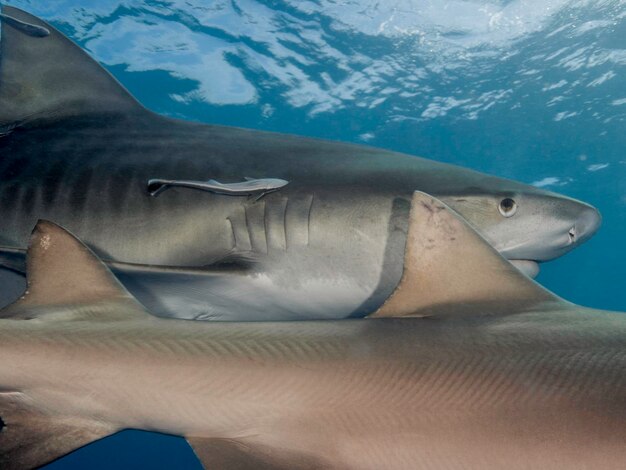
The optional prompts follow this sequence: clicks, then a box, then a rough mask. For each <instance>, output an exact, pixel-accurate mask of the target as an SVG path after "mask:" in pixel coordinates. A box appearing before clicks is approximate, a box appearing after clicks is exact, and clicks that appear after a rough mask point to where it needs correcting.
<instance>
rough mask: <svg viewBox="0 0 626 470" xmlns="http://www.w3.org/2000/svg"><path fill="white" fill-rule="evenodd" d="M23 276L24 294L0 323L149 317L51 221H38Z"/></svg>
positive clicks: (102, 266)
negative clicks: (3, 321) (28, 320)
mask: <svg viewBox="0 0 626 470" xmlns="http://www.w3.org/2000/svg"><path fill="white" fill-rule="evenodd" d="M26 272H27V277H26V281H27V289H26V292H24V295H23V296H22V297H21V298H20V299H19V300H18V301H17V302H15V303H13V304H11V305H9V306H8V307H7V308H5V309H3V310H1V311H0V318H22V319H31V318H43V317H44V316H45V317H47V318H62V319H77V320H79V319H89V318H92V317H97V319H98V320H114V319H124V318H126V319H127V318H132V317H133V316H134V317H136V318H142V317H146V318H149V315H148V314H147V312H146V310H145V309H144V308H143V306H141V304H139V302H137V301H136V300H135V298H134V297H133V296H132V295H131V294H130V293H129V292H128V291H127V290H126V289H125V288H124V287H123V286H122V284H121V283H120V282H119V281H118V280H117V279H116V278H115V276H114V275H113V274H112V273H111V271H110V270H109V269H108V268H107V267H106V265H105V264H104V263H103V262H102V261H101V260H100V259H98V257H97V256H96V255H95V254H94V253H93V252H92V251H91V250H90V249H89V248H88V247H87V246H85V245H84V244H83V243H82V242H81V241H80V240H78V239H77V238H76V237H74V236H73V235H72V234H70V233H69V232H68V231H66V230H65V229H63V228H61V227H59V226H58V225H56V224H54V223H52V222H48V221H39V222H38V223H37V225H36V227H35V229H34V230H33V233H32V235H31V239H30V243H29V247H28V252H27V255H26Z"/></svg>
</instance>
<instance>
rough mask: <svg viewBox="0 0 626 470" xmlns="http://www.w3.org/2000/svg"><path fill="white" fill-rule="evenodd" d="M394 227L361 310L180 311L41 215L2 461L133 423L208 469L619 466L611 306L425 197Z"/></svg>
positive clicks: (620, 396) (8, 463)
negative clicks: (143, 291) (569, 286)
mask: <svg viewBox="0 0 626 470" xmlns="http://www.w3.org/2000/svg"><path fill="white" fill-rule="evenodd" d="M407 238H408V244H407V250H406V251H405V263H404V267H403V276H402V280H401V282H400V283H399V285H398V287H397V289H396V290H395V291H394V293H393V294H392V295H391V296H390V298H389V299H388V301H387V302H385V304H384V305H383V306H382V307H381V308H380V309H379V310H378V311H377V312H376V313H374V314H373V315H372V316H371V318H364V319H352V320H350V319H347V320H324V321H302V322H299V321H298V322H190V321H184V320H177V319H162V318H157V317H154V316H152V315H149V314H148V313H147V311H146V310H145V309H144V307H143V306H141V305H140V304H139V303H138V302H137V301H136V300H135V299H134V298H133V297H132V296H131V295H130V294H129V293H128V291H126V290H125V289H124V288H123V286H122V285H121V284H120V283H119V282H118V281H117V279H116V278H115V277H114V276H113V275H112V274H111V272H110V270H109V269H108V268H107V267H106V266H105V265H104V264H103V263H102V262H101V261H100V260H98V258H97V257H96V256H95V254H94V253H93V251H91V250H90V249H88V248H87V247H86V246H85V245H83V244H82V243H81V242H80V241H78V239H76V238H75V237H74V236H72V235H71V234H69V233H68V232H66V231H65V230H63V229H62V228H60V227H59V226H57V225H54V224H52V223H50V222H40V223H39V224H38V225H37V227H36V229H35V230H34V232H33V235H32V237H31V241H30V248H29V253H28V262H27V264H28V289H27V291H26V292H25V294H24V295H23V296H22V298H21V299H20V300H19V301H18V302H16V303H15V304H13V305H12V306H9V307H8V308H6V309H4V310H3V311H1V312H0V358H2V360H1V361H0V419H1V423H2V430H1V431H0V467H1V468H2V469H4V470H15V469H20V470H21V469H29V468H34V467H37V466H39V465H42V464H45V463H46V462H49V461H51V460H54V459H57V458H60V457H62V456H63V455H65V454H66V453H68V452H71V451H72V450H74V449H76V448H78V447H80V446H83V445H85V444H87V443H89V442H92V441H94V440H96V439H100V438H103V437H106V436H108V435H111V434H113V433H115V432H117V431H119V430H121V429H126V428H135V429H144V430H149V431H158V432H162V433H169V434H175V435H181V436H185V437H186V438H187V441H188V442H189V444H190V445H191V447H192V448H193V450H194V451H195V453H196V455H197V456H198V458H199V459H200V460H201V462H202V464H203V465H204V467H205V468H206V469H221V468H224V469H234V468H236V469H285V470H286V469H320V468H323V469H342V470H344V469H364V470H369V469H371V470H374V469H376V470H377V469H381V468H385V469H411V470H414V469H428V470H430V469H480V470H484V469H502V468H507V469H514V470H517V469H537V468H541V469H563V468H567V469H599V468H601V469H609V470H612V469H621V468H623V466H624V462H625V461H626V426H624V423H625V422H626V316H625V315H624V314H621V313H615V312H606V311H597V310H591V309H587V308H583V307H579V306H576V305H573V304H570V303H568V302H565V301H563V300H561V299H559V298H558V297H556V296H555V295H553V294H552V293H550V292H549V291H547V290H545V289H544V288H542V287H540V286H539V285H538V284H536V283H535V282H534V281H532V280H530V279H528V278H527V277H526V276H524V275H523V274H521V273H520V272H519V271H517V270H516V269H515V268H514V267H513V266H512V265H511V264H510V263H509V262H508V261H506V260H505V259H504V258H503V257H501V256H500V255H499V254H498V253H497V252H496V251H495V250H494V249H493V247H491V246H490V245H489V244H488V243H487V242H486V241H485V240H484V239H483V238H482V237H481V236H480V235H478V234H477V233H476V231H475V230H474V229H473V228H471V227H470V226H469V225H468V224H467V222H466V221H464V220H463V219H462V218H460V217H459V216H458V215H457V214H456V213H455V212H453V211H452V210H451V209H450V208H448V207H447V206H446V205H444V204H443V203H442V202H441V201H438V200H436V199H434V198H432V197H431V196H429V195H427V194H423V193H415V195H414V196H413V198H412V203H411V211H410V221H409V229H408V236H407ZM459 253H461V254H462V255H463V256H460V257H458V256H456V257H455V256H454V255H455V254H457V255H458V254H459ZM447 257H448V258H447ZM450 259H452V260H453V261H454V262H453V263H450V262H449V261H450Z"/></svg>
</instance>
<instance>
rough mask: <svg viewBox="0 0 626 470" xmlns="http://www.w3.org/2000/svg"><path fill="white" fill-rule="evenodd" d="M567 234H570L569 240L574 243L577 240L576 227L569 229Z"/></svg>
mask: <svg viewBox="0 0 626 470" xmlns="http://www.w3.org/2000/svg"><path fill="white" fill-rule="evenodd" d="M567 234H568V235H569V242H570V243H574V242H575V241H576V227H572V228H571V229H569V232H567Z"/></svg>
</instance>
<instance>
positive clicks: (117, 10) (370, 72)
mask: <svg viewBox="0 0 626 470" xmlns="http://www.w3.org/2000/svg"><path fill="white" fill-rule="evenodd" d="M5 3H7V4H9V5H13V6H17V7H19V8H22V9H25V10H27V11H29V12H31V13H33V14H36V15H38V16H40V17H42V18H44V19H46V20H47V21H49V22H51V23H52V24H53V25H54V26H56V27H57V28H59V29H60V30H61V31H63V32H64V33H66V34H67V35H68V36H69V37H70V38H72V39H73V40H74V41H76V42H77V43H78V44H80V45H81V46H82V47H84V48H85V49H86V50H87V51H89V52H90V53H91V54H92V55H93V56H94V57H95V58H96V59H97V60H98V61H100V62H101V63H102V64H103V65H104V66H105V67H106V68H107V69H108V70H110V71H111V72H112V73H113V74H114V75H115V76H116V77H117V78H118V80H119V81H120V82H122V84H124V85H125V86H126V87H127V88H128V89H129V90H130V91H131V92H132V93H133V94H134V95H135V96H136V97H137V98H138V99H139V100H140V101H141V102H142V103H143V104H144V105H146V106H147V107H149V108H150V109H152V110H154V111H157V112H160V113H163V114H167V115H171V116H176V117H181V118H184V119H191V120H198V121H204V122H210V123H219V124H227V125H236V126H243V127H252V128H257V129H264V130H273V131H280V132H290V133H297V134H302V135H308V136H315V137H323V138H330V139H337V140H343V141H348V142H357V143H365V144H368V145H374V146H378V147H384V148H388V149H393V150H397V151H402V152H407V153H411V154H416V155H420V156H424V157H427V158H432V159H435V160H440V161H445V162H450V163H455V164H458V165H463V166H467V167H471V168H474V169H477V170H480V171H484V172H488V173H493V174H496V175H499V176H505V177H509V178H513V179H517V180H520V181H524V182H527V183H532V184H535V185H537V186H541V187H545V188H548V189H551V190H554V191H558V192H562V193H565V194H567V195H570V196H573V197H575V198H578V199H582V200H584V201H587V202H589V203H591V204H593V205H595V206H596V207H598V208H599V209H600V211H601V212H602V214H603V217H604V223H603V227H602V228H601V230H600V232H599V233H598V235H596V237H595V238H594V239H592V240H591V241H589V242H588V243H587V244H586V245H584V246H583V247H581V248H579V249H577V250H576V251H574V252H572V253H570V254H568V255H567V256H565V257H564V258H562V259H559V260H557V261H554V262H551V263H548V264H544V265H543V266H542V271H541V274H540V275H539V278H538V280H539V281H540V282H541V283H543V284H544V285H546V286H547V287H548V288H550V289H551V290H553V291H555V292H556V293H558V294H559V295H561V296H563V297H565V298H566V299H568V300H571V301H574V302H576V303H580V304H583V305H588V306H593V307H598V308H603V309H616V310H624V311H626V289H624V288H623V284H624V279H626V250H624V246H623V245H624V242H625V241H626V152H625V149H626V129H625V123H626V1H624V0H449V1H447V0H345V1H336V0H214V1H206V0H150V1H145V0H144V1H139V0H137V1H134V0H127V1H123V0H97V1H96V0H49V1H46V2H42V1H35V0H33V1H29V0H9V1H6V2H5ZM47 468H49V469H50V470H52V469H56V470H60V469H70V468H91V469H105V468H150V469H169V468H200V467H199V465H198V464H197V462H195V460H194V457H193V455H192V454H191V452H190V450H189V449H187V448H186V443H185V442H184V441H183V440H182V439H177V438H172V437H165V436H158V435H154V434H148V433H141V432H135V431H133V432H124V433H121V434H119V435H117V436H114V437H112V438H109V439H105V440H103V441H101V442H98V443H95V444H93V445H90V446H88V447H87V448H85V449H82V450H80V451H78V452H76V453H74V454H72V455H70V456H68V457H66V458H64V459H62V460H60V461H58V462H56V463H54V464H52V465H50V466H48V467H47Z"/></svg>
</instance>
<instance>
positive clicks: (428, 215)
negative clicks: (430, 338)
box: [370, 192, 571, 317]
mask: <svg viewBox="0 0 626 470" xmlns="http://www.w3.org/2000/svg"><path fill="white" fill-rule="evenodd" d="M568 305H571V304H568V303H567V302H565V301H564V300H562V299H560V298H559V297H557V296H556V295H554V294H552V293H551V292H550V291H548V290H546V289H544V288H543V287H541V286H540V285H539V284H537V283H536V282H535V281H533V280H531V279H529V278H527V277H526V276H524V275H523V274H522V273H521V272H520V271H518V270H517V269H516V268H515V267H514V266H513V265H512V264H511V263H509V262H508V261H507V260H506V259H504V258H503V257H502V256H501V255H500V254H499V253H498V252H497V251H496V250H495V249H494V248H493V247H492V246H491V245H490V244H489V243H488V242H487V241H485V240H484V239H483V238H482V237H481V236H480V235H479V234H478V233H477V232H476V231H475V230H474V229H473V228H472V227H470V225H469V224H468V223H467V222H466V221H465V220H464V219H463V218H461V217H460V216H459V215H458V214H456V213H455V212H454V211H453V210H452V209H450V208H449V207H447V206H446V205H445V204H444V203H442V202H441V201H439V200H437V199H435V198H433V197H432V196H430V195H428V194H425V193H421V192H416V193H415V194H414V195H413V200H412V203H411V214H410V220H409V231H408V235H407V242H406V250H405V255H404V273H403V275H402V279H401V280H400V283H399V285H398V287H397V288H396V290H395V291H394V292H393V294H392V295H391V296H390V297H389V299H387V301H386V302H385V303H384V304H383V305H382V306H381V307H380V309H379V310H378V311H376V312H374V313H373V314H372V315H370V317H405V316H433V315H438V316H441V315H446V316H448V315H466V314H474V315H475V314H479V315H480V314H483V315H488V314H492V315H493V314H513V313H519V312H523V311H530V310H533V309H536V308H539V307H541V308H542V309H547V308H550V307H553V308H567V306H568Z"/></svg>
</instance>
